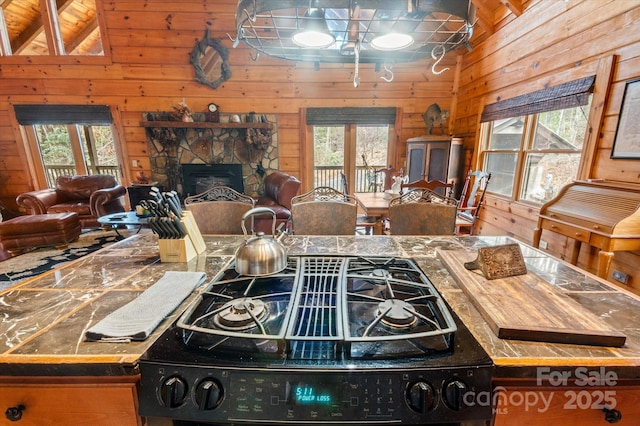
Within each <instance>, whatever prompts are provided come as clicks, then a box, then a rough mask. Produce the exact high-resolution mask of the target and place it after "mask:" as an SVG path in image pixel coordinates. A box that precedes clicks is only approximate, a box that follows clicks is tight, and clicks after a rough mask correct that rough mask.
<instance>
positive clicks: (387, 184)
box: [374, 165, 402, 192]
mask: <svg viewBox="0 0 640 426" xmlns="http://www.w3.org/2000/svg"><path fill="white" fill-rule="evenodd" d="M379 173H382V174H383V178H382V190H383V191H388V190H390V189H391V186H392V185H393V178H394V176H400V175H402V169H400V170H398V169H396V168H395V167H393V166H391V165H389V167H386V168H384V169H378V170H376V171H375V172H374V174H375V176H376V181H377V180H378V179H377V176H378V174H379ZM377 190H378V186H377V185H374V192H376V191H377Z"/></svg>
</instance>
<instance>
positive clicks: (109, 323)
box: [85, 271, 206, 342]
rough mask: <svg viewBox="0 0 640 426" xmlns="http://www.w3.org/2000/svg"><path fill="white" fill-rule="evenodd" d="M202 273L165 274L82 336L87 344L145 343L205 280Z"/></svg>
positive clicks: (173, 272) (177, 272) (174, 272)
mask: <svg viewBox="0 0 640 426" xmlns="http://www.w3.org/2000/svg"><path fill="white" fill-rule="evenodd" d="M205 276H206V275H205V273H204V272H179V271H168V272H165V274H164V276H163V277H162V278H160V279H159V280H158V281H157V282H156V283H155V284H153V285H152V286H151V287H149V288H148V289H147V290H145V291H144V292H142V294H140V295H139V296H138V297H136V298H135V299H134V300H132V301H131V302H129V303H127V304H126V305H124V306H122V307H121V308H119V309H116V310H115V311H113V312H112V313H110V314H109V315H107V316H106V317H104V318H103V319H102V320H101V321H100V322H98V323H97V324H95V325H94V326H93V327H91V328H90V329H89V330H87V332H86V333H85V337H86V339H87V340H89V341H102V342H128V341H131V340H145V339H146V338H147V337H149V335H150V334H151V333H152V332H153V330H155V328H156V327H157V326H158V324H160V322H161V321H162V320H163V319H165V318H166V317H167V315H169V314H170V313H171V312H173V311H174V310H175V309H176V308H177V307H178V305H179V304H180V303H182V301H183V300H184V299H185V298H186V297H187V296H189V294H191V293H192V292H193V290H194V289H195V288H196V287H198V286H199V285H200V284H202V282H203V281H204V278H205Z"/></svg>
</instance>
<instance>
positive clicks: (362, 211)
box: [340, 172, 378, 235]
mask: <svg viewBox="0 0 640 426" xmlns="http://www.w3.org/2000/svg"><path fill="white" fill-rule="evenodd" d="M340 180H341V181H342V192H343V193H344V194H345V195H349V182H348V181H347V176H346V175H345V174H344V172H340ZM354 198H355V199H356V203H357V204H358V208H357V212H358V214H357V215H356V234H359V233H363V234H364V235H372V234H373V228H374V227H375V225H376V221H377V220H378V218H377V217H375V216H369V215H368V214H367V208H366V207H365V206H364V205H363V204H362V202H361V201H360V200H358V198H357V197H354Z"/></svg>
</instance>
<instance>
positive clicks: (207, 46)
mask: <svg viewBox="0 0 640 426" xmlns="http://www.w3.org/2000/svg"><path fill="white" fill-rule="evenodd" d="M220 61H221V63H220V71H219V73H218V72H217V70H216V64H217V63H218V62H220ZM189 62H191V65H193V69H194V70H195V72H196V75H195V79H196V81H197V82H198V83H200V84H204V85H205V86H209V87H211V88H212V89H217V88H218V87H219V86H220V85H221V84H222V83H224V82H225V81H227V80H229V79H230V78H231V67H230V66H229V50H228V49H227V48H226V47H224V46H223V45H222V42H221V41H220V39H217V38H210V37H209V30H208V29H207V30H205V32H204V37H203V38H202V40H200V41H198V42H197V43H196V45H195V46H194V48H193V50H191V53H190V55H189Z"/></svg>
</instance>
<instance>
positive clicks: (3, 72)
mask: <svg viewBox="0 0 640 426" xmlns="http://www.w3.org/2000/svg"><path fill="white" fill-rule="evenodd" d="M97 4H98V8H99V9H98V10H102V13H101V14H100V17H101V19H102V22H103V24H104V28H105V32H106V37H105V40H103V42H104V44H105V46H106V48H107V49H108V50H107V56H106V57H105V58H87V57H82V58H80V57H73V58H71V57H58V58H55V57H31V58H25V57H18V56H16V57H7V58H0V150H1V152H2V157H1V158H0V200H2V201H3V202H4V203H5V204H6V205H7V206H13V207H15V203H14V199H15V196H16V195H17V194H20V193H22V192H25V191H28V190H32V189H34V187H35V184H34V182H32V179H31V178H30V176H29V174H28V172H27V171H26V169H27V167H26V164H25V162H26V157H25V153H24V149H23V147H22V139H21V136H20V132H19V127H18V126H17V123H15V120H14V116H13V114H12V112H11V110H12V105H13V104H18V103H34V104H40V103H48V104H70V103H75V104H107V105H110V106H115V107H117V110H118V113H119V117H117V120H116V121H117V125H118V126H119V127H120V129H119V130H120V132H121V137H122V139H123V140H124V143H125V147H126V148H125V151H126V157H127V158H126V162H127V163H126V164H127V170H125V171H124V174H125V176H126V178H127V179H131V178H132V177H133V176H135V175H136V173H138V172H145V174H146V175H147V176H148V175H150V162H149V157H148V152H147V140H146V137H145V129H144V128H143V127H141V126H140V121H141V119H142V114H143V113H144V112H149V111H150V112H154V111H172V106H173V105H177V104H178V103H179V102H180V101H181V100H182V99H184V100H185V101H186V103H187V104H188V105H189V107H191V109H192V110H194V111H197V112H204V111H205V110H206V106H207V104H208V103H209V102H212V101H213V102H215V103H217V104H218V105H220V109H221V112H222V113H233V114H236V113H237V114H242V115H244V114H246V113H248V112H250V111H254V112H256V113H257V114H277V117H278V141H279V142H278V143H279V152H280V161H279V165H280V169H281V170H282V171H284V172H288V173H291V174H294V175H296V176H302V175H303V170H302V164H301V158H300V152H301V146H300V140H301V137H300V135H301V132H304V129H301V128H300V119H299V117H300V110H301V109H303V108H306V107H398V108H400V109H401V111H402V116H401V119H400V121H401V122H402V128H400V129H397V134H398V137H397V140H396V141H394V142H395V143H397V144H398V149H397V150H396V152H397V158H396V159H395V163H396V165H397V166H398V167H403V165H404V153H405V149H404V142H405V141H406V139H408V138H411V137H415V136H419V135H423V134H425V133H426V127H425V125H424V123H423V121H422V117H421V114H422V113H423V112H424V111H425V110H426V108H427V107H428V106H429V105H430V104H432V103H434V102H436V103H438V104H439V105H440V106H441V107H442V108H443V109H449V108H450V107H451V99H452V96H451V94H452V90H453V80H454V71H453V70H454V69H455V65H456V54H455V53H450V54H448V55H447V57H446V58H445V60H444V61H443V62H442V63H441V64H440V66H442V67H450V68H451V69H452V70H451V71H449V72H445V73H443V74H440V75H434V74H432V73H431V71H430V67H431V64H432V63H433V61H432V60H425V61H422V62H418V63H413V64H411V65H407V64H397V65H395V66H394V67H393V73H394V79H393V82H391V83H386V82H385V81H383V80H382V79H381V78H380V77H382V76H384V75H385V71H384V69H381V70H380V71H379V72H375V70H374V65H373V64H361V65H360V85H359V87H358V88H354V85H353V73H354V68H355V67H354V65H353V64H345V65H335V64H322V65H321V66H320V69H319V71H314V66H313V64H310V63H293V62H289V61H283V60H279V59H274V58H270V57H268V56H266V55H260V56H259V58H258V60H257V61H254V60H252V58H251V54H253V52H252V51H251V50H250V49H248V48H246V47H244V45H243V44H242V43H241V44H240V45H239V46H238V47H237V48H235V49H234V48H232V41H231V40H230V39H229V38H228V35H230V36H232V37H235V29H234V27H235V12H236V5H237V1H236V0H215V1H208V2H203V1H200V0H197V1H196V0H184V1H180V2H170V1H166V0H148V1H144V2H141V1H132V0H98V1H97ZM207 28H208V29H209V30H210V36H211V37H217V38H220V39H222V40H224V41H223V44H224V45H225V46H226V47H228V48H229V62H230V66H231V71H232V77H231V78H230V79H229V80H228V81H227V82H225V83H224V84H223V85H222V86H220V87H218V88H217V89H212V88H210V87H207V86H204V85H201V84H199V83H197V82H196V81H195V80H194V70H193V68H192V67H191V65H190V64H189V53H190V52H191V50H192V49H193V47H194V45H195V44H196V42H197V41H198V40H200V39H202V37H203V35H204V31H205V29H207ZM437 131H438V132H439V130H437ZM434 133H435V132H434ZM134 160H137V164H138V166H137V167H134V166H132V164H133V162H134ZM124 183H127V182H124ZM303 184H304V182H303ZM307 184H308V183H306V184H305V185H307Z"/></svg>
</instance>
